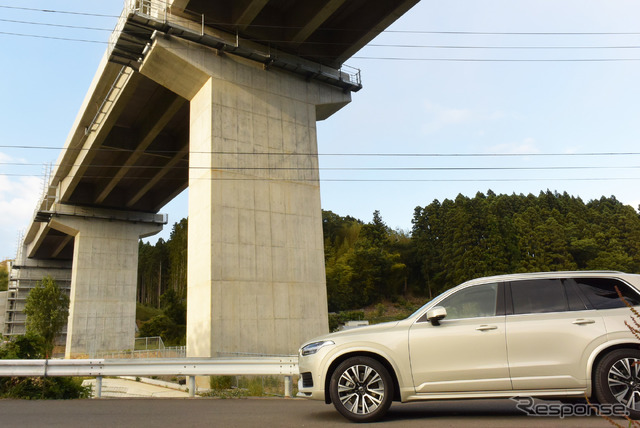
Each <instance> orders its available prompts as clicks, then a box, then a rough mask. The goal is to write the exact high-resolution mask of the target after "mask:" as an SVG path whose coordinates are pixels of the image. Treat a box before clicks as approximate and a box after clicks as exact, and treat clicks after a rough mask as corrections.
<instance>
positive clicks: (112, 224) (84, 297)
mask: <svg viewBox="0 0 640 428" xmlns="http://www.w3.org/2000/svg"><path fill="white" fill-rule="evenodd" d="M86 211H90V210H86ZM89 214H90V215H86V216H82V217H80V216H72V215H58V216H54V217H53V218H52V219H51V221H50V222H49V226H50V227H52V228H54V229H57V230H60V231H62V232H64V233H66V234H68V235H71V236H73V237H74V248H73V268H72V273H71V290H70V306H69V321H68V324H67V345H66V350H65V358H87V357H89V358H91V357H94V356H95V354H96V353H97V352H101V351H114V350H124V349H133V346H134V338H135V321H136V282H137V268H138V240H139V238H141V237H145V236H150V235H153V234H155V233H158V232H159V231H160V230H162V225H160V224H158V223H153V222H150V223H145V222H136V221H125V220H114V219H109V218H104V216H103V217H101V216H95V215H91V213H89Z"/></svg>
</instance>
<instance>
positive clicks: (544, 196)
mask: <svg viewBox="0 0 640 428" xmlns="http://www.w3.org/2000/svg"><path fill="white" fill-rule="evenodd" d="M322 223H323V234H324V247H325V269H326V278H327V295H328V305H329V311H332V312H333V311H343V310H349V309H359V308H363V307H365V306H368V305H371V304H374V303H377V302H380V301H382V300H385V299H390V300H395V299H397V298H398V297H399V296H405V297H407V296H424V297H433V296H435V295H436V294H438V293H440V292H442V291H444V290H446V289H448V288H450V287H452V286H455V285H457V284H459V283H461V282H464V281H466V280H469V279H472V278H476V277H481V276H488V275H497V274H503V273H515V272H536V271H558V270H576V269H577V270H585V269H589V270H592V269H593V270H600V269H607V270H621V271H625V272H640V216H639V215H638V213H637V212H636V210H635V209H634V208H632V207H630V206H628V205H624V204H623V203H621V202H620V201H618V200H617V199H616V198H615V197H614V196H611V197H602V198H600V199H598V200H592V201H589V202H587V203H585V202H584V201H582V200H581V199H580V198H579V197H574V196H570V195H568V194H567V193H566V192H565V193H562V194H560V193H557V192H551V191H546V192H540V194H538V195H533V194H528V195H523V194H515V193H514V194H511V195H506V194H501V195H497V194H495V193H494V192H492V191H491V190H489V191H488V192H487V193H486V194H484V193H477V194H476V195H475V196H474V197H467V196H463V195H458V196H457V197H456V198H455V199H445V200H443V201H442V202H440V201H438V200H434V201H433V202H431V203H430V204H428V205H425V206H418V207H416V208H415V210H414V213H413V219H412V228H411V230H410V231H402V230H393V229H391V228H389V227H388V226H387V225H386V224H385V222H384V220H383V219H382V217H381V215H380V213H379V212H378V211H375V212H374V213H373V216H372V219H371V220H370V221H369V222H366V223H365V222H364V221H362V220H360V219H356V218H354V217H351V216H349V215H347V216H341V215H339V214H336V213H333V212H331V211H323V212H322ZM186 231H187V220H186V219H183V220H182V221H180V222H179V223H176V224H175V225H174V228H173V231H172V233H171V238H170V239H169V240H168V241H167V242H164V241H162V240H159V241H158V243H157V244H156V245H155V246H152V245H150V244H143V243H141V244H140V262H139V276H138V301H139V302H140V303H143V304H146V305H151V306H155V307H159V306H160V296H161V295H162V294H164V293H165V292H166V291H167V290H169V289H171V290H174V291H175V294H176V295H177V296H179V297H180V298H182V299H184V298H185V297H186V262H187V249H186V248H187V247H186V244H187V237H186Z"/></svg>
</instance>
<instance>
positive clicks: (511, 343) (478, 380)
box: [298, 271, 640, 421]
mask: <svg viewBox="0 0 640 428" xmlns="http://www.w3.org/2000/svg"><path fill="white" fill-rule="evenodd" d="M609 280H612V281H614V282H615V283H616V284H618V283H619V284H623V285H624V286H625V287H628V286H630V287H628V288H629V290H631V291H628V293H631V294H634V293H635V294H638V295H639V296H640V275H633V274H625V273H621V272H609V271H606V272H603V271H598V272H589V271H584V272H583V271H580V272H552V273H535V274H516V275H503V276H496V277H488V278H479V279H475V280H472V281H468V282H466V283H463V284H461V285H459V286H457V287H454V288H452V289H450V290H448V291H446V292H445V293H443V294H441V295H440V296H438V297H436V298H434V299H433V300H432V301H430V302H429V303H427V304H425V305H424V306H423V307H422V308H420V309H419V310H418V311H416V312H415V313H414V314H413V315H411V316H410V317H408V318H406V319H404V320H402V321H397V322H390V323H384V324H378V325H373V326H369V327H362V328H357V329H353V330H347V331H342V332H337V333H331V334H328V335H325V336H321V337H317V338H314V339H312V340H310V341H308V342H306V343H305V344H303V345H302V346H301V348H300V351H299V367H300V373H301V377H300V381H299V385H298V390H299V393H298V396H300V397H306V398H309V399H314V400H324V401H325V402H327V403H330V402H332V401H334V405H335V404H336V403H335V400H332V399H331V395H330V388H331V385H332V379H331V378H332V375H333V373H334V371H335V369H336V368H337V367H338V366H339V365H340V364H341V363H343V362H344V361H346V360H348V359H350V358H353V357H366V358H370V359H373V360H376V361H378V362H379V363H380V364H382V365H383V366H384V368H385V369H386V370H385V371H388V372H389V375H390V377H391V380H392V382H393V386H392V390H388V391H392V395H393V400H394V401H401V402H410V401H417V400H429V399H460V398H497V397H514V396H531V397H554V398H558V397H584V396H585V395H586V396H591V395H592V394H593V381H594V371H595V370H596V367H597V364H599V362H600V361H601V359H603V357H604V356H606V355H607V354H608V353H610V351H612V350H615V349H619V348H620V349H631V350H638V349H639V346H638V344H639V343H640V342H639V341H638V340H637V339H636V338H635V337H634V335H633V334H632V333H631V331H630V330H629V328H628V327H627V326H626V325H625V321H629V320H630V317H631V315H632V314H631V311H630V310H629V308H627V307H626V306H622V307H616V308H611V309H596V308H594V307H592V306H591V305H590V304H589V303H588V302H586V300H587V298H585V296H586V294H587V293H586V292H583V291H582V290H583V289H584V287H586V286H584V285H582V283H583V282H584V283H587V284H589V283H590V281H591V282H594V283H596V284H599V283H600V282H602V281H609ZM534 281H538V282H534ZM540 281H541V282H540ZM558 281H559V282H558ZM556 283H558V284H560V283H561V284H563V285H562V289H563V290H564V291H563V292H564V296H565V297H566V302H565V303H564V304H565V305H567V306H566V308H567V309H566V310H553V308H550V311H549V312H542V313H525V312H526V311H527V309H526V308H527V307H528V306H527V305H530V304H531V305H535V302H534V303H530V302H527V301H526V296H529V295H531V288H526V287H531V284H537V285H536V287H540V290H541V291H542V290H547V289H546V288H543V286H545V287H546V286H549V287H552V284H556ZM500 284H501V285H500ZM540 284H542V285H540ZM573 284H579V285H573ZM625 284H626V285H625ZM480 285H482V286H483V287H478V286H480ZM472 287H475V288H472ZM578 289H580V291H576V290H578ZM521 290H522V291H521ZM548 290H550V291H551V292H553V293H555V292H556V291H555V290H556V289H555V288H553V289H552V288H549V289H548ZM548 290H547V292H548ZM461 291H463V292H464V293H465V294H462V293H461V294H456V293H460V292H461ZM493 292H495V293H496V295H497V296H498V297H497V300H498V302H497V303H496V306H495V308H496V309H495V310H496V311H498V312H497V313H492V312H490V308H489V312H486V316H472V317H466V316H465V315H459V316H458V317H455V316H452V315H451V312H452V311H456V310H458V312H460V313H461V314H462V313H463V312H464V311H465V310H467V309H468V310H469V311H470V312H469V313H474V312H473V311H482V310H483V309H482V306H483V305H484V304H485V303H483V302H485V301H486V302H490V298H489V297H490V296H491V294H487V293H493ZM559 292H560V291H559ZM474 293H476V294H478V297H477V299H476V297H474ZM512 293H513V294H512ZM536 293H537V291H536ZM536 293H534V299H535V298H537V297H536V296H535V294H536ZM635 294H634V295H635ZM454 295H455V296H457V297H454ZM521 295H523V296H524V297H521ZM467 296H468V297H467ZM484 296H489V297H487V298H486V299H485V297H484ZM576 296H577V297H576ZM465 298H468V299H469V301H468V302H467V301H465V300H464V299H465ZM540 298H541V299H544V298H545V297H544V296H540ZM609 298H610V296H609ZM456 299H457V300H456ZM483 299H484V300H483ZM501 299H504V300H502V301H501ZM514 299H519V300H517V301H515V300H514ZM589 299H590V298H589ZM558 300H561V299H558ZM638 301H640V298H639V299H638ZM443 302H444V303H448V302H453V303H452V304H451V305H450V309H448V310H449V312H450V314H449V315H448V316H445V317H444V318H442V319H441V320H440V321H439V322H438V321H437V320H427V312H429V313H430V314H434V313H437V312H438V311H440V310H442V308H441V307H440V306H441V305H442V304H443ZM457 302H463V303H460V304H459V306H456V304H458V303H457ZM514 302H515V303H514ZM552 302H555V300H553V299H552ZM581 302H583V303H581ZM558 304H559V305H560V304H561V303H558ZM636 304H637V302H636ZM583 305H584V307H583ZM470 306H471V307H472V308H471V309H469V307H470ZM531 307H532V308H534V309H532V310H535V306H531ZM456 308H457V309H456ZM460 308H466V309H460ZM514 308H516V309H517V310H516V309H514ZM537 310H540V309H539V308H538V309H537ZM517 311H519V312H522V313H516V312H517ZM500 312H503V313H500ZM509 312H511V313H509ZM310 345H311V346H310ZM630 352H635V351H630ZM639 358H640V356H639ZM353 361H356V360H353ZM612 364H613V363H612ZM639 371H640V369H639ZM634 379H635V377H634ZM336 382H339V381H338V380H336ZM337 388H339V387H337ZM634 388H635V387H634ZM342 389H343V390H344V386H343V387H342ZM616 392H617V391H616V390H615V388H614V389H613V390H612V393H614V395H615V393H616ZM381 393H382V392H381ZM630 393H631V394H632V395H633V396H634V397H635V398H633V397H632V398H633V403H631V404H629V406H630V407H631V410H632V411H635V410H640V386H639V387H638V391H637V394H636V389H633V391H631V392H630ZM335 394H339V392H337V391H336V392H335ZM335 396H337V395H335ZM341 399H342V398H341ZM636 400H637V401H638V408H637V409H635V401H636ZM344 401H345V402H346V398H345V399H344ZM369 404H370V405H371V403H369ZM389 404H390V403H389ZM339 407H340V405H339V403H338V405H337V406H336V408H338V410H339V411H340V412H341V413H342V414H343V415H345V416H346V417H348V418H349V419H352V420H356V421H368V420H376V419H379V418H380V417H382V416H383V415H384V413H385V412H386V409H380V413H381V414H380V415H378V414H377V413H376V412H374V411H373V410H369V408H367V409H364V410H362V412H360V411H354V412H349V411H346V412H345V411H344V408H342V409H341V408H339ZM347 407H348V406H347ZM377 407H378V406H377V403H376V404H374V405H373V409H374V410H376V408H377ZM386 407H387V408H388V404H387V405H386ZM351 413H356V414H355V416H354V417H352V415H351ZM360 413H362V414H360Z"/></svg>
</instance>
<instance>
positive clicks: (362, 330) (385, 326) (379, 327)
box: [305, 321, 400, 344]
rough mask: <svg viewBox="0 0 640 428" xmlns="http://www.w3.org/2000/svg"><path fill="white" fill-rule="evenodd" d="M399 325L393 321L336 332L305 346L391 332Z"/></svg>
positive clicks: (315, 339) (316, 338) (309, 341)
mask: <svg viewBox="0 0 640 428" xmlns="http://www.w3.org/2000/svg"><path fill="white" fill-rule="evenodd" d="M399 323H400V321H391V322H385V323H381V324H374V325H369V326H366V327H356V328H352V329H349V330H342V331H336V332H335V333H329V334H325V335H324V336H319V337H315V338H313V339H312V340H308V341H306V342H305V344H306V343H311V342H316V341H318V340H332V339H338V338H343V337H344V338H347V337H349V336H356V335H358V336H360V335H363V334H369V333H378V332H380V331H383V330H390V329H392V328H395V327H396V326H397V325H398V324H399Z"/></svg>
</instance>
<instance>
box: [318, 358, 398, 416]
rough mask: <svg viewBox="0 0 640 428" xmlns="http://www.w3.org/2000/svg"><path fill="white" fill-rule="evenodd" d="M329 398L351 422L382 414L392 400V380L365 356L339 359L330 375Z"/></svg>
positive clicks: (381, 367) (382, 369) (384, 370)
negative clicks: (337, 364)
mask: <svg viewBox="0 0 640 428" xmlns="http://www.w3.org/2000/svg"><path fill="white" fill-rule="evenodd" d="M329 393H330V395H331V401H332V402H333V405H334V406H335V408H336V410H338V412H340V413H341V414H342V415H343V416H344V417H346V418H347V419H349V420H351V421H354V422H373V421H377V420H379V419H380V418H382V417H383V416H384V415H385V413H387V410H389V406H391V401H392V400H393V381H392V380H391V376H390V375H389V372H388V371H387V369H386V368H385V367H384V366H383V365H382V364H380V363H379V362H378V361H376V360H374V359H373V358H369V357H351V358H349V359H348V360H345V361H343V362H342V363H341V364H340V365H339V366H338V368H336V370H335V371H334V372H333V375H332V376H331V383H330V387H329Z"/></svg>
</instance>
